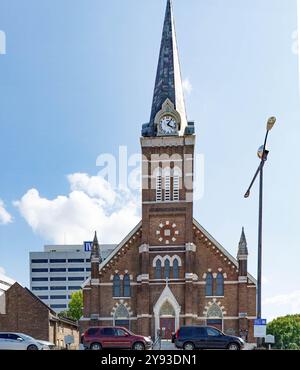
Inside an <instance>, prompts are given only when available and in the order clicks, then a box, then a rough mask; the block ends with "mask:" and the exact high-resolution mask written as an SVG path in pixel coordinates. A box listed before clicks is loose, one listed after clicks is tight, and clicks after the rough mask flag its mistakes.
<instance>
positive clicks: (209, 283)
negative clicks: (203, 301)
mask: <svg viewBox="0 0 300 370" xmlns="http://www.w3.org/2000/svg"><path fill="white" fill-rule="evenodd" d="M205 295H206V296H207V297H210V296H212V295H213V276H212V273H211V272H209V273H208V274H207V276H206V286H205Z"/></svg>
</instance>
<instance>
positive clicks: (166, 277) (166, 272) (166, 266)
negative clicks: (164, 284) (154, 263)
mask: <svg viewBox="0 0 300 370" xmlns="http://www.w3.org/2000/svg"><path fill="white" fill-rule="evenodd" d="M165 279H170V260H169V259H166V261H165Z"/></svg>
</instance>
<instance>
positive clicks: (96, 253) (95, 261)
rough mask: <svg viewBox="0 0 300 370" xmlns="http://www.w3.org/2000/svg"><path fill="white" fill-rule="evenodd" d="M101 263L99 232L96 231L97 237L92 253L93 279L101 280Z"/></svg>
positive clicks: (95, 237)
mask: <svg viewBox="0 0 300 370" xmlns="http://www.w3.org/2000/svg"><path fill="white" fill-rule="evenodd" d="M100 263H101V256H100V246H99V243H98V238H97V232H96V231H95V236H94V240H93V245H92V252H91V278H92V279H98V278H99V265H100Z"/></svg>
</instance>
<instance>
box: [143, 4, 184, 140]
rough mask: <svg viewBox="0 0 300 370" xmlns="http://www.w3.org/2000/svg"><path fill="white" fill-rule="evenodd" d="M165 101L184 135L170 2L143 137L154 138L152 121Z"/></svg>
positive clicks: (181, 100) (180, 89) (181, 99)
mask: <svg viewBox="0 0 300 370" xmlns="http://www.w3.org/2000/svg"><path fill="white" fill-rule="evenodd" d="M167 99H170V101H171V102H172V103H173V104H174V108H175V109H176V111H177V112H178V113H179V114H180V118H181V128H180V135H184V133H185V128H186V127H187V126H188V122H187V117H186V109H185V102H184V96H183V87H182V79H181V72H180V63H179V56H178V49H177V41H176V33H175V22H174V15H173V7H172V1H171V0H168V1H167V9H166V14H165V21H164V26H163V33H162V41H161V47H160V53H159V60H158V67H157V74H156V81H155V87H154V94H153V102H152V109H151V116H150V122H149V124H146V125H144V126H143V136H155V134H156V127H155V124H154V119H155V116H156V114H157V113H158V112H159V111H160V110H161V109H162V105H163V103H165V101H166V100H167Z"/></svg>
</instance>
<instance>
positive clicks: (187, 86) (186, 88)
mask: <svg viewBox="0 0 300 370" xmlns="http://www.w3.org/2000/svg"><path fill="white" fill-rule="evenodd" d="M182 87H183V91H184V92H185V93H187V94H190V93H191V92H192V91H193V86H192V84H191V81H190V80H189V78H188V77H187V78H185V79H184V80H183V82H182Z"/></svg>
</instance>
